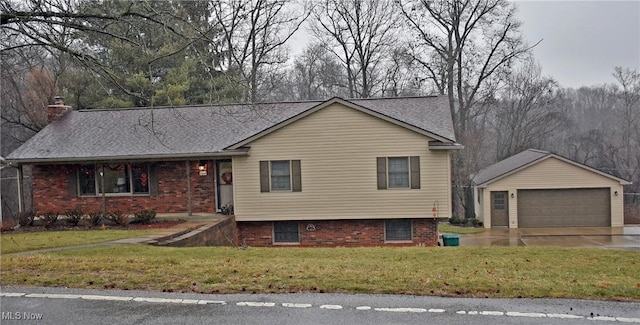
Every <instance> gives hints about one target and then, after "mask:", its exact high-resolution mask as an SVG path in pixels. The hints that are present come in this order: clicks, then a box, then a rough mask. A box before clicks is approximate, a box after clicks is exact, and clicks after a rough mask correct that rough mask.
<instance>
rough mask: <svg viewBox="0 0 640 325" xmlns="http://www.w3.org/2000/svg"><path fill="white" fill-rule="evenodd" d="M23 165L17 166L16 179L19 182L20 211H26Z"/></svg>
mask: <svg viewBox="0 0 640 325" xmlns="http://www.w3.org/2000/svg"><path fill="white" fill-rule="evenodd" d="M22 179H23V174H22V165H18V167H17V168H16V180H17V182H18V212H20V213H22V212H24V189H23V188H22Z"/></svg>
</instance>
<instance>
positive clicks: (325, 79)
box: [290, 44, 347, 100]
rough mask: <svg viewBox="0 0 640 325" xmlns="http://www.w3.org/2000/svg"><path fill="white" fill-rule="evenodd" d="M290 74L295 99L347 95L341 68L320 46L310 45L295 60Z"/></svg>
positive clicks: (322, 46)
mask: <svg viewBox="0 0 640 325" xmlns="http://www.w3.org/2000/svg"><path fill="white" fill-rule="evenodd" d="M290 74H291V81H292V83H291V85H290V87H291V89H292V90H293V91H294V93H295V94H294V98H295V99H301V100H309V99H326V98H328V97H333V96H344V95H346V93H347V87H346V84H345V79H346V78H345V74H344V70H343V69H342V66H341V65H340V63H338V62H337V60H336V59H335V57H334V56H333V55H332V54H331V53H330V52H328V51H327V49H326V48H325V47H324V45H322V44H310V45H309V46H308V47H307V48H306V49H305V50H304V52H303V53H302V54H301V55H300V56H299V57H297V58H296V60H295V61H294V63H293V67H292V70H291V72H290Z"/></svg>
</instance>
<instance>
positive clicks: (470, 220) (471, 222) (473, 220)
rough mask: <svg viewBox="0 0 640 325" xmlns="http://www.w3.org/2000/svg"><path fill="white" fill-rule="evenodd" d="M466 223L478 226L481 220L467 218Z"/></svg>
mask: <svg viewBox="0 0 640 325" xmlns="http://www.w3.org/2000/svg"><path fill="white" fill-rule="evenodd" d="M464 224H465V226H468V227H478V226H479V225H480V220H478V219H476V218H467V219H466V220H465V222H464Z"/></svg>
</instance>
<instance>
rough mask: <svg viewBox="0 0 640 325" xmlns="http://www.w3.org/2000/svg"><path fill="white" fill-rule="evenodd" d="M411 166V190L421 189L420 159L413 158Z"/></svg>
mask: <svg viewBox="0 0 640 325" xmlns="http://www.w3.org/2000/svg"><path fill="white" fill-rule="evenodd" d="M409 164H410V165H411V188H413V189H419V188H420V157H418V156H412V157H411V161H410V163H409Z"/></svg>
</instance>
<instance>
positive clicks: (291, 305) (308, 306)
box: [282, 302, 312, 308]
mask: <svg viewBox="0 0 640 325" xmlns="http://www.w3.org/2000/svg"><path fill="white" fill-rule="evenodd" d="M311 306H312V305H311V304H296V303H292V302H283V303H282V307H287V308H310V307H311Z"/></svg>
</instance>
